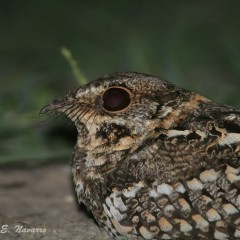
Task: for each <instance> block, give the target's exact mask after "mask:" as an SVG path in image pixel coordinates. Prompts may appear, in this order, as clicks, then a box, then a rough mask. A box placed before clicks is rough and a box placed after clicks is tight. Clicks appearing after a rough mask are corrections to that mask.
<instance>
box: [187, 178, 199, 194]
mask: <svg viewBox="0 0 240 240" xmlns="http://www.w3.org/2000/svg"><path fill="white" fill-rule="evenodd" d="M187 185H188V187H189V188H190V189H191V190H195V191H197V190H202V188H203V185H202V183H201V182H200V181H199V180H198V179H196V178H193V179H192V180H190V181H187Z"/></svg>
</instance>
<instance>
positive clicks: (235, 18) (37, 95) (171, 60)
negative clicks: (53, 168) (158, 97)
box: [0, 0, 240, 165]
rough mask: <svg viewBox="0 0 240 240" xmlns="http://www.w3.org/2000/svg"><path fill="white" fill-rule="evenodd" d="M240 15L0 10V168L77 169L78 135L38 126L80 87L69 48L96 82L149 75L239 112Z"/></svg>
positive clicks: (186, 10)
mask: <svg viewBox="0 0 240 240" xmlns="http://www.w3.org/2000/svg"><path fill="white" fill-rule="evenodd" d="M239 10H240V1H236V0H235V1H234V0H233V1H226V0H225V1H192V0H189V1H179V0H175V1H162V0H149V1H137V0H135V1H133V0H132V1H131V0H121V1H110V0H109V1H97V0H95V1H76V0H75V1H67V0H49V1H37V0H36V1H33V0H25V1H17V0H15V1H14V0H12V1H8V0H6V1H3V0H0V84H1V85H0V89H1V90H0V91H1V95H0V101H1V104H0V114H1V117H0V136H1V139H0V164H1V165H3V164H9V163H11V164H13V163H14V164H15V163H16V162H17V163H18V165H19V164H20V165H21V164H23V163H24V164H25V163H28V164H33V165H34V164H36V163H39V162H47V161H53V160H55V161H62V160H63V161H68V160H69V159H70V155H71V151H72V148H73V142H74V141H75V135H74V134H72V133H73V131H72V128H71V127H67V126H68V124H65V121H63V124H62V126H63V127H59V126H58V124H57V123H56V124H53V123H52V122H51V121H48V120H44V119H43V118H42V117H39V116H38V112H39V110H40V109H41V107H42V106H44V105H45V104H47V103H48V102H49V101H51V100H52V99H53V98H54V97H55V96H59V95H61V94H64V93H66V92H67V91H68V90H70V89H72V88H74V87H77V86H78V82H77V80H76V79H75V78H74V76H73V74H72V72H71V69H70V66H69V64H68V63H67V62H66V60H65V59H64V57H63V56H62V55H61V53H60V48H61V47H62V46H66V47H67V48H69V49H70V50H71V51H72V53H73V54H74V56H75V58H76V59H77V61H78V63H79V66H80V68H81V70H82V72H83V73H84V74H85V76H86V77H87V78H88V79H89V80H91V79H94V78H96V77H99V76H101V75H104V74H106V73H111V72H118V71H139V72H146V73H150V74H154V75H159V76H161V77H163V78H165V79H167V80H169V81H171V82H173V83H175V84H177V85H179V86H182V87H186V88H188V89H191V90H194V91H197V92H199V93H201V94H203V95H205V96H207V97H209V98H211V99H213V100H215V101H217V102H221V103H226V104H231V105H234V106H238V107H239V106H240V98H239V90H240V14H239ZM50 122H51V123H50Z"/></svg>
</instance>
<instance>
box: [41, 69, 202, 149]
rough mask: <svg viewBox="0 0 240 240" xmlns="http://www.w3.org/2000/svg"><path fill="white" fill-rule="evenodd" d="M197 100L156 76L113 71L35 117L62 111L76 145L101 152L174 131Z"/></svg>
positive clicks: (129, 146) (54, 103) (59, 100)
mask: <svg viewBox="0 0 240 240" xmlns="http://www.w3.org/2000/svg"><path fill="white" fill-rule="evenodd" d="M202 100H203V98H202V97H200V96H199V95H196V94H194V93H192V92H190V91H187V90H183V89H180V88H178V87H176V86H174V85H173V84H171V83H169V82H167V81H165V80H162V79H159V78H157V77H153V76H150V75H147V74H140V73H130V72H128V73H115V74H112V75H108V76H105V77H103V78H99V79H96V80H94V81H92V82H90V83H88V84H87V85H85V86H82V87H80V88H78V89H77V90H74V91H71V92H70V93H69V94H67V95H66V97H64V98H61V99H58V100H55V101H53V102H52V103H50V104H49V105H47V106H45V107H44V108H43V109H42V111H41V113H48V112H52V111H60V112H62V113H64V114H65V115H66V116H67V117H69V118H70V119H71V120H72V121H73V122H74V123H75V125H76V127H77V130H78V133H79V135H78V143H77V145H78V146H79V147H81V148H84V149H86V150H93V151H95V152H99V153H100V152H101V153H102V152H106V153H107V152H112V151H121V150H134V149H136V148H137V147H139V146H140V145H141V143H142V142H143V141H145V140H146V139H147V138H151V137H152V136H153V135H154V134H155V130H156V129H158V131H159V129H160V130H163V131H167V130H169V129H171V128H173V127H176V126H177V125H178V124H179V123H180V122H181V121H183V120H184V119H185V118H186V117H187V115H188V114H189V113H190V112H191V111H193V110H194V109H196V108H197V106H198V104H199V102H201V101H202Z"/></svg>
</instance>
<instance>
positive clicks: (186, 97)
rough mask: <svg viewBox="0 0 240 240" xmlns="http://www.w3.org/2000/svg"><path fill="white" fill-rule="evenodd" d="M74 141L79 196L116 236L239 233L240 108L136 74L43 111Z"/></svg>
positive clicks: (96, 84) (97, 84) (115, 77)
mask: <svg viewBox="0 0 240 240" xmlns="http://www.w3.org/2000/svg"><path fill="white" fill-rule="evenodd" d="M56 110H57V111H60V112H63V113H65V114H66V115H67V116H68V117H69V118H70V119H71V120H72V121H73V122H74V123H75V125H76V127H77V130H78V133H79V135H78V140H77V144H76V146H75V150H74V154H73V159H72V162H71V165H72V172H73V178H74V183H75V186H76V193H77V196H78V199H79V202H80V203H83V204H84V205H85V206H86V207H87V209H88V210H89V211H91V212H92V214H93V216H94V217H95V219H96V220H97V222H98V224H99V225H100V226H101V227H103V228H104V229H105V230H106V231H107V232H108V234H109V235H110V236H111V237H112V238H113V239H240V109H237V108H234V107H230V106H225V105H220V104H216V103H213V102H212V101H210V100H208V99H206V98H204V97H202V96H200V95H198V94H196V93H193V92H191V91H188V90H185V89H181V88H178V87H176V86H174V85H172V84H171V83H169V82H167V81H165V80H162V79H159V78H157V77H153V76H150V75H146V74H140V73H116V74H112V75H109V76H106V77H103V78H99V79H97V80H95V81H92V82H90V83H89V84H87V85H85V86H83V87H80V88H79V89H77V90H75V91H72V92H70V93H69V94H68V95H67V96H66V97H65V98H64V99H60V100H56V101H54V102H53V103H51V104H49V105H47V106H46V107H45V108H43V110H42V113H46V112H51V111H56Z"/></svg>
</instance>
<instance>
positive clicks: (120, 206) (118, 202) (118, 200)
mask: <svg viewBox="0 0 240 240" xmlns="http://www.w3.org/2000/svg"><path fill="white" fill-rule="evenodd" d="M113 204H114V206H115V207H116V208H117V209H119V210H120V211H126V210H127V207H126V205H125V204H124V203H123V201H122V199H121V198H120V197H114V198H113Z"/></svg>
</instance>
